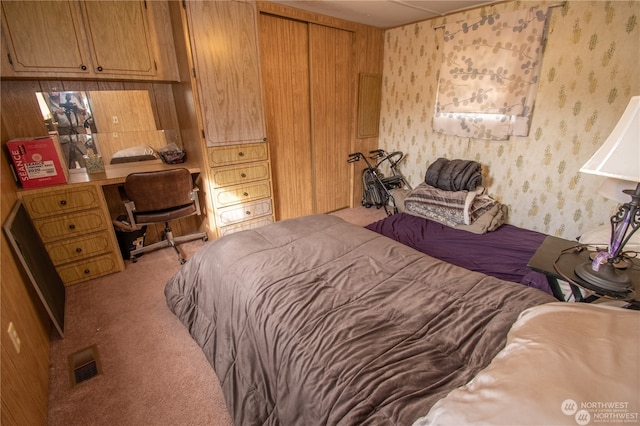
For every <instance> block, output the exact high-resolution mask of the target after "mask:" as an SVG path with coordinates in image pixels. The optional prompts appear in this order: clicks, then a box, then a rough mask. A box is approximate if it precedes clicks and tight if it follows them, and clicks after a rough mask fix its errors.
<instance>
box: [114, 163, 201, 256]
mask: <svg viewBox="0 0 640 426" xmlns="http://www.w3.org/2000/svg"><path fill="white" fill-rule="evenodd" d="M124 192H125V195H126V197H127V198H128V200H127V201H125V203H124V205H125V208H126V210H127V215H128V216H129V222H130V223H131V225H151V224H155V223H163V222H164V224H165V225H164V226H165V228H164V239H163V240H162V241H158V242H157V243H153V244H150V245H148V246H144V247H141V248H137V249H135V250H131V252H130V254H131V260H132V261H133V262H135V261H136V256H137V255H140V254H142V253H146V252H149V251H152V250H156V249H159V248H164V247H173V249H174V250H175V251H176V253H178V258H179V260H180V263H181V264H183V263H185V262H186V260H185V258H184V257H183V256H182V253H180V250H179V249H178V247H177V244H179V243H182V242H186V241H192V240H197V239H200V238H202V240H203V241H207V239H208V237H207V233H206V232H196V233H193V234H189V235H184V236H181V237H175V238H174V237H173V233H172V232H171V228H170V227H169V221H170V220H176V219H181V218H183V217H188V216H192V215H199V214H200V202H199V201H198V188H197V187H195V186H194V185H193V180H192V178H191V173H189V170H187V169H172V170H162V171H157V172H142V173H131V174H130V175H128V176H127V177H126V179H125V183H124Z"/></svg>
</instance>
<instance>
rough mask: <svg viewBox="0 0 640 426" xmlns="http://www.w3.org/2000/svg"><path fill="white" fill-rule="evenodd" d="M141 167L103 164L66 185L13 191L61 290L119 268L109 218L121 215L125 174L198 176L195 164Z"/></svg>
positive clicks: (119, 258) (78, 174)
mask: <svg viewBox="0 0 640 426" xmlns="http://www.w3.org/2000/svg"><path fill="white" fill-rule="evenodd" d="M142 163H143V162H137V163H128V164H118V165H113V166H105V172H104V173H95V174H87V173H86V171H82V172H81V171H79V170H78V171H76V170H73V171H72V172H71V173H70V179H69V183H66V184H62V185H53V186H48V187H42V188H35V189H26V190H24V189H23V190H20V191H18V197H19V198H20V199H22V201H23V203H24V206H25V208H26V209H27V212H28V214H29V217H30V219H31V220H32V222H33V225H34V227H35V229H36V230H37V232H38V234H39V236H40V238H41V240H42V242H43V243H44V245H45V249H46V251H47V253H48V255H49V258H50V259H51V260H52V262H53V264H54V266H55V268H56V271H57V272H58V274H59V275H60V278H62V282H63V283H64V285H65V286H69V285H74V284H77V283H80V282H84V281H87V280H90V279H93V278H97V277H99V276H103V275H107V274H111V273H114V272H120V271H123V270H124V268H125V265H124V261H123V259H122V255H121V254H120V248H119V246H118V242H117V239H116V236H115V232H114V229H113V223H112V220H113V219H114V218H115V217H116V216H118V214H120V213H122V212H123V211H124V205H123V203H122V200H121V199H120V193H119V190H118V187H119V186H120V185H122V184H123V183H124V181H125V179H126V177H127V175H128V174H130V173H134V172H152V171H158V170H166V169H175V168H186V169H188V170H189V171H190V172H191V174H198V173H200V168H199V166H198V165H197V164H195V163H184V164H172V165H168V164H164V163H162V162H155V161H150V162H145V163H146V164H142ZM194 220H195V219H194ZM190 226H194V227H195V226H197V225H195V224H194V225H190ZM188 227H189V226H186V227H185V228H188ZM147 232H148V233H149V229H148V230H147ZM185 233H186V232H185ZM151 237H152V238H150V240H151V241H150V242H154V240H156V239H157V237H156V236H155V235H151Z"/></svg>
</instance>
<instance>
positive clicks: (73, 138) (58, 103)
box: [36, 90, 177, 169]
mask: <svg viewBox="0 0 640 426" xmlns="http://www.w3.org/2000/svg"><path fill="white" fill-rule="evenodd" d="M36 97H37V99H38V104H39V106H40V110H41V112H42V117H43V118H44V121H45V124H46V125H47V129H48V131H49V132H50V133H57V134H58V136H59V140H60V145H61V148H62V152H63V154H64V156H65V159H66V162H67V164H68V167H69V168H70V169H75V168H81V167H84V160H85V159H86V156H89V157H90V156H92V155H94V154H97V155H100V156H102V159H103V161H104V164H117V163H123V162H131V161H150V160H155V161H161V160H160V156H159V155H158V150H162V149H163V148H165V147H167V146H168V145H172V146H176V144H175V142H177V140H176V139H177V137H176V136H177V134H176V132H175V131H173V130H171V131H163V130H157V127H156V122H155V117H154V114H153V110H152V107H151V101H150V98H149V92H148V91H146V90H113V91H109V90H103V91H88V92H84V91H67V92H41V93H36Z"/></svg>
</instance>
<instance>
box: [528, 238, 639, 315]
mask: <svg viewBox="0 0 640 426" xmlns="http://www.w3.org/2000/svg"><path fill="white" fill-rule="evenodd" d="M578 247H582V246H581V245H580V243H579V242H577V241H570V240H565V239H562V238H557V237H552V236H548V237H547V238H545V240H544V241H543V242H542V244H541V245H540V247H538V250H537V251H536V252H535V254H534V255H533V256H532V257H531V259H529V263H528V264H527V267H528V268H529V269H531V270H533V271H537V272H542V273H543V274H545V275H546V276H547V279H548V280H549V285H550V286H551V289H552V290H553V294H554V296H555V297H556V298H558V299H560V300H564V297H563V294H562V291H561V290H560V284H559V282H558V280H564V281H567V282H568V283H569V286H570V287H571V291H572V293H573V295H574V297H575V298H576V301H578V302H592V301H594V300H597V299H599V298H601V297H606V298H609V299H617V300H622V301H626V302H629V304H630V305H631V307H633V308H635V309H638V308H640V299H639V298H638V291H640V260H639V259H632V260H631V266H630V267H629V268H628V269H627V273H628V274H629V277H630V278H631V282H632V285H633V289H632V290H631V291H628V292H625V293H619V292H615V291H611V290H607V289H603V288H599V287H596V286H594V285H592V284H589V283H588V282H586V281H584V280H582V279H581V278H579V277H578V276H576V274H575V273H574V272H573V271H574V269H575V268H576V266H578V265H580V264H582V263H585V262H591V259H590V258H589V253H590V252H589V250H587V249H586V248H582V249H581V250H577V249H578ZM574 248H575V249H574ZM581 290H584V292H585V293H587V294H588V296H587V297H584V296H583V294H582V293H583V292H582V291H581Z"/></svg>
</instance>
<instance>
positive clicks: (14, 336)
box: [7, 322, 22, 353]
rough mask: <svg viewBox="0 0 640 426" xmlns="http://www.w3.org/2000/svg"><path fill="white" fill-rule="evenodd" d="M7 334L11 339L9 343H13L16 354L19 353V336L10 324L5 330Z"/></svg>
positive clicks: (20, 343)
mask: <svg viewBox="0 0 640 426" xmlns="http://www.w3.org/2000/svg"><path fill="white" fill-rule="evenodd" d="M7 333H9V337H10V338H11V342H12V343H13V347H14V348H15V350H16V352H17V353H20V345H22V342H21V341H20V336H18V332H17V331H16V327H15V326H14V325H13V323H12V322H10V323H9V328H8V329H7Z"/></svg>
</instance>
